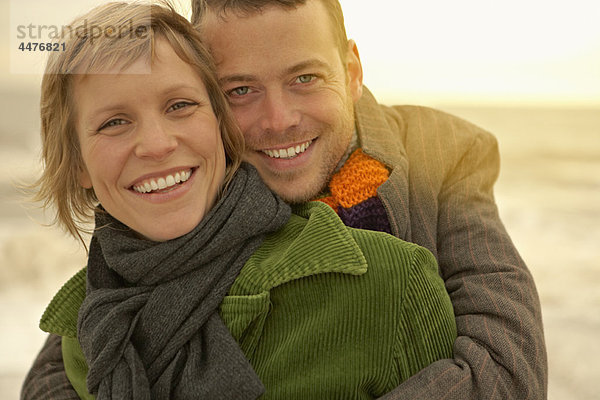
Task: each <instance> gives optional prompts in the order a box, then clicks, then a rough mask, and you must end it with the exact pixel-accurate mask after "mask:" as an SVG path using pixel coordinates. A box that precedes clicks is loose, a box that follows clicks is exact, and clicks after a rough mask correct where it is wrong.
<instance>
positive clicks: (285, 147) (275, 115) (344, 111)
mask: <svg viewBox="0 0 600 400" xmlns="http://www.w3.org/2000/svg"><path fill="white" fill-rule="evenodd" d="M331 23H332V22H331V20H330V18H329V16H328V14H327V12H326V10H325V8H324V7H323V5H322V4H321V2H320V1H317V0H309V1H308V2H307V3H306V4H305V5H302V6H298V7H297V8H295V9H283V8H279V7H273V6H271V7H267V8H265V9H264V10H263V11H262V12H260V13H256V14H252V15H249V16H238V15H236V14H235V12H229V13H227V14H226V15H225V18H221V17H220V16H216V15H214V14H212V13H209V14H208V15H207V16H205V19H204V20H203V22H202V35H203V36H204V38H205V41H206V43H207V44H208V45H209V47H210V50H211V52H212V54H213V56H214V57H215V61H216V63H217V70H218V76H219V80H220V82H221V85H222V86H223V89H224V90H225V92H226V94H227V97H228V99H229V102H230V104H231V107H232V110H233V112H234V115H235V117H236V120H237V122H238V124H239V125H240V127H241V129H242V132H243V134H244V137H245V139H246V146H247V149H246V152H245V154H244V159H245V160H246V161H248V162H250V163H251V164H253V165H254V166H255V167H256V168H257V170H258V172H259V173H260V175H261V177H262V178H263V180H264V181H265V182H266V183H267V185H269V187H270V188H271V189H272V190H274V191H275V192H277V193H278V194H279V195H280V196H281V197H282V198H283V199H285V200H286V201H289V202H302V201H306V200H309V199H311V198H313V197H315V196H316V195H317V194H318V193H319V192H320V191H321V190H322V188H323V187H324V186H325V185H326V183H327V182H328V180H329V177H330V175H331V173H332V172H333V171H334V169H335V167H336V166H337V164H338V162H339V160H340V159H341V157H342V156H343V155H344V153H345V151H346V149H347V147H348V145H349V143H350V140H351V137H352V134H353V131H354V112H353V104H354V102H355V101H357V100H358V98H360V95H361V93H362V69H361V66H360V60H359V58H358V53H357V52H356V47H355V46H354V43H353V42H349V49H350V51H349V52H348V61H346V62H345V63H344V62H343V61H342V60H341V57H340V52H339V48H338V46H337V44H336V41H335V39H334V34H333V29H332V27H331Z"/></svg>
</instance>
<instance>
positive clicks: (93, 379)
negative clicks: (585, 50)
mask: <svg viewBox="0 0 600 400" xmlns="http://www.w3.org/2000/svg"><path fill="white" fill-rule="evenodd" d="M71 26H72V27H76V29H74V31H75V32H77V35H76V36H75V37H70V38H68V40H67V42H66V51H65V52H64V53H56V54H52V56H51V59H50V60H49V63H48V66H47V70H46V75H45V77H44V81H43V83H42V136H43V148H44V150H43V157H44V160H45V169H44V173H43V176H42V178H41V179H40V181H39V188H40V191H39V198H40V199H41V200H44V201H45V202H46V204H47V205H55V206H56V209H57V218H58V221H59V222H60V223H61V224H62V225H63V226H64V227H66V229H67V230H68V231H69V232H71V233H72V234H73V235H75V236H77V237H80V238H81V235H80V233H79V232H81V231H82V229H83V228H82V223H83V222H85V221H86V220H88V219H89V216H90V214H91V213H92V212H93V213H94V214H95V220H96V228H95V230H94V233H93V237H92V240H91V244H90V248H89V260H88V266H87V269H84V270H82V271H80V272H79V273H78V274H77V275H75V276H74V277H73V278H72V279H71V280H70V281H69V282H68V283H67V284H66V285H65V286H64V287H63V288H62V289H61V291H60V292H59V293H58V294H57V295H56V296H55V298H54V299H53V301H52V303H51V304H50V305H49V307H48V309H47V310H46V312H45V314H44V316H43V317H42V321H41V324H40V326H41V327H42V329H44V330H46V331H48V332H51V333H56V334H59V335H61V336H62V350H63V358H64V366H65V370H66V373H67V376H68V377H69V380H70V381H71V383H72V384H73V386H74V388H75V389H76V391H77V393H78V394H79V396H80V397H82V398H93V396H91V395H90V393H93V394H94V395H96V396H97V397H98V398H134V399H138V398H144V399H146V398H165V399H172V398H210V399H219V398H223V399H231V398H235V399H245V398H249V399H253V398H257V397H258V396H260V395H261V393H262V392H263V391H264V389H263V384H264V386H265V387H266V392H265V394H264V398H281V399H284V398H285V399H293V398H298V399H305V398H343V399H350V398H374V397H378V396H381V395H383V394H385V393H386V392H387V391H389V390H391V389H392V388H394V387H395V386H397V385H398V384H399V383H400V382H401V381H402V380H404V379H406V378H407V377H409V376H410V375H412V374H414V373H415V372H417V371H418V370H419V369H421V368H423V367H424V366H425V365H427V364H429V363H431V362H434V361H435V360H437V359H440V358H444V357H449V356H450V355H451V349H452V343H453V342H454V338H455V336H456V332H455V325H454V316H453V313H452V308H451V303H450V300H449V298H448V295H447V294H446V292H445V289H444V286H443V282H442V280H441V279H440V278H439V276H437V266H436V264H435V259H434V258H433V256H432V255H431V254H430V253H429V252H428V251H427V250H425V249H423V248H421V247H419V246H416V245H413V244H409V243H406V242H403V241H400V240H398V239H396V238H393V237H392V236H390V235H386V234H383V233H380V232H371V231H362V230H356V229H351V228H347V227H345V226H344V225H343V223H342V222H341V220H340V219H339V217H338V216H337V215H336V214H335V212H334V211H333V210H331V209H330V208H329V207H328V206H326V205H325V204H323V203H309V204H307V205H303V206H299V207H297V208H296V209H295V210H294V214H292V215H291V216H290V213H289V208H288V207H287V206H286V205H285V204H284V203H282V202H281V201H280V200H279V199H278V198H277V197H276V196H274V195H273V194H271V193H270V192H269V191H268V190H267V189H266V187H265V186H264V185H263V184H262V183H261V181H260V179H259V178H258V176H257V174H256V172H255V170H254V169H253V168H252V167H250V166H248V165H245V164H243V165H242V166H241V167H240V168H238V166H239V165H240V161H239V158H240V154H241V146H242V139H241V136H240V133H239V131H238V130H237V129H236V127H235V125H234V123H233V121H232V118H231V116H230V113H229V111H228V108H227V104H226V100H225V99H224V97H223V94H222V93H221V91H220V88H219V86H218V83H217V81H216V79H215V73H214V67H213V65H212V63H211V61H210V58H209V56H208V54H207V52H206V50H205V49H204V48H203V47H202V45H201V42H200V40H199V38H198V36H197V33H196V32H195V31H194V30H193V28H192V27H191V25H190V24H189V23H188V22H187V21H186V20H185V19H184V18H182V17H181V16H179V15H177V14H176V13H175V12H174V11H173V10H171V9H168V8H164V7H161V6H156V5H141V4H126V3H110V4H107V5H104V6H101V7H98V8H96V9H94V10H92V11H91V12H90V13H88V14H86V15H85V16H83V17H82V18H81V19H79V20H78V21H76V22H75V23H73V24H71ZM86 29H87V30H86ZM95 32H96V33H97V32H102V34H101V35H97V34H95ZM88 367H89V368H88ZM25 390H27V388H25ZM24 397H27V396H24Z"/></svg>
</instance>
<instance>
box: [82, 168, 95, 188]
mask: <svg viewBox="0 0 600 400" xmlns="http://www.w3.org/2000/svg"><path fill="white" fill-rule="evenodd" d="M79 184H80V185H81V187H83V188H84V189H91V188H92V179H91V178H90V174H89V173H88V172H87V168H86V167H81V169H80V170H79Z"/></svg>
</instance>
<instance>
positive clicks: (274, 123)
mask: <svg viewBox="0 0 600 400" xmlns="http://www.w3.org/2000/svg"><path fill="white" fill-rule="evenodd" d="M262 106H263V110H262V116H261V124H260V125H261V128H262V129H263V130H264V131H269V132H272V133H275V134H277V133H284V132H286V130H287V129H289V128H292V127H295V126H297V125H298V124H299V123H300V119H301V113H300V111H299V110H298V109H297V105H296V103H295V102H294V100H293V97H292V96H291V95H289V94H286V93H285V92H283V91H277V90H275V91H271V92H268V93H267V94H266V96H265V98H264V101H263V104H262Z"/></svg>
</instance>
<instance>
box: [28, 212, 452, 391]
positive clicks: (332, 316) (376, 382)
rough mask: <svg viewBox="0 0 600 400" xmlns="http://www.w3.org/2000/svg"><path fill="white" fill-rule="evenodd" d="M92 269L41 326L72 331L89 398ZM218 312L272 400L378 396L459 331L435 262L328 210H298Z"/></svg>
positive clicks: (72, 375)
mask: <svg viewBox="0 0 600 400" xmlns="http://www.w3.org/2000/svg"><path fill="white" fill-rule="evenodd" d="M85 273H86V270H85V269H83V270H81V271H80V272H79V273H77V274H76V275H75V276H74V277H73V278H72V279H71V280H69V282H67V283H66V284H65V285H64V286H63V288H62V289H61V290H60V291H59V293H58V294H57V295H56V296H55V297H54V299H53V300H52V302H51V303H50V305H49V306H48V308H47V310H46V312H45V313H44V316H43V317H42V320H41V323H40V327H41V328H42V329H43V330H45V331H47V332H52V333H57V334H59V335H61V336H63V341H62V343H63V344H62V346H63V357H64V363H65V369H66V372H67V376H68V377H69V379H70V380H71V382H72V384H73V386H74V387H75V389H76V390H77V392H78V393H79V395H80V396H81V397H82V398H90V399H92V398H93V396H91V395H90V394H89V393H88V392H87V389H86V387H85V377H86V374H87V365H86V362H85V359H84V357H83V353H82V351H81V348H80V346H79V343H78V341H77V338H76V336H77V312H78V309H79V306H80V305H81V302H82V301H83V299H84V297H85ZM220 315H221V317H222V318H223V320H224V322H225V324H226V325H227V326H228V328H229V329H230V331H231V333H232V334H233V336H234V338H235V339H236V340H237V341H238V343H239V344H240V346H241V348H242V350H243V351H244V353H245V354H246V356H247V357H248V359H249V360H250V362H251V364H252V366H253V367H254V369H255V371H256V372H257V374H258V376H259V377H260V379H261V380H262V382H263V383H264V385H265V387H266V393H265V395H264V396H263V397H262V398H263V399H286V400H289V399H344V400H346V399H369V398H376V397H379V396H381V395H383V394H385V393H387V392H389V391H390V390H392V389H393V388H395V387H396V386H398V385H399V384H400V383H401V382H402V381H403V380H405V379H407V378H408V377H409V376H411V375H413V374H415V373H416V372H418V371H419V370H421V369H422V368H424V367H425V366H427V365H429V364H430V363H433V362H435V361H436V360H440V359H445V358H451V357H452V345H453V343H454V339H455V338H456V324H455V319H454V313H453V309H452V304H451V302H450V299H449V296H448V294H447V293H446V290H445V288H444V283H443V281H442V279H441V278H440V277H439V275H438V267H437V263H436V261H435V258H434V257H433V255H432V254H431V253H430V252H429V251H428V250H427V249H425V248H423V247H421V246H418V245H415V244H412V243H408V242H405V241H402V240H400V239H397V238H395V237H393V236H391V235H388V234H385V233H381V232H374V231H366V230H359V229H353V228H349V227H346V226H345V225H344V224H343V223H342V222H341V220H340V219H339V218H338V216H337V215H336V214H335V212H334V211H333V210H332V209H331V208H329V207H328V206H326V205H325V204H323V203H319V202H311V203H307V204H305V205H303V206H299V207H296V208H295V209H294V214H293V215H292V217H291V218H290V220H289V222H288V223H287V225H285V227H284V228H282V229H281V230H280V231H278V232H277V233H275V234H272V235H269V236H268V237H267V238H266V239H265V241H264V242H263V244H262V246H261V247H260V248H259V249H258V250H257V251H256V252H255V253H254V254H253V255H252V257H251V258H250V259H249V260H248V262H247V263H246V264H245V266H244V267H243V269H242V271H241V273H240V275H239V276H238V278H237V280H236V281H235V283H234V284H233V286H232V287H231V289H230V292H229V295H228V296H227V297H226V298H225V299H224V301H223V303H222V304H221V308H220Z"/></svg>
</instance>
